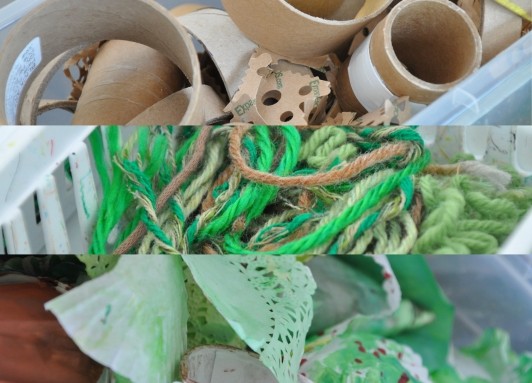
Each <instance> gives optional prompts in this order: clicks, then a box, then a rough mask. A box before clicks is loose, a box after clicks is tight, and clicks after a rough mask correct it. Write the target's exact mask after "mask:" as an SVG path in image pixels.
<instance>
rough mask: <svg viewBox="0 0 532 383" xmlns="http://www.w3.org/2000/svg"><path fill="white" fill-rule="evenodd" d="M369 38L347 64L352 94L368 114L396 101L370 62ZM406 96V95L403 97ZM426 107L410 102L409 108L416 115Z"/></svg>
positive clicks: (395, 97)
mask: <svg viewBox="0 0 532 383" xmlns="http://www.w3.org/2000/svg"><path fill="white" fill-rule="evenodd" d="M371 36H372V35H370V36H368V37H366V40H364V42H363V43H362V44H361V45H360V46H359V47H358V48H357V50H356V51H355V53H354V54H353V57H352V58H351V61H350V63H349V68H348V72H349V81H350V82H351V88H352V89H353V93H354V94H355V96H356V98H357V99H358V101H360V103H361V104H362V106H363V107H364V108H365V109H366V110H367V111H369V112H372V111H374V110H377V109H379V108H380V107H382V106H383V105H384V102H385V101H386V100H390V101H393V100H397V98H398V97H397V96H396V95H394V94H393V93H392V92H391V91H390V90H389V89H388V87H387V86H386V84H385V83H384V81H383V80H382V79H381V76H380V75H379V73H378V72H377V68H375V66H374V65H373V63H372V62H371V56H370V41H371ZM405 96H406V95H405ZM426 107H427V106H426V105H423V104H419V103H416V102H412V101H410V108H411V110H412V112H413V114H417V113H418V112H420V111H421V110H423V109H425V108H426Z"/></svg>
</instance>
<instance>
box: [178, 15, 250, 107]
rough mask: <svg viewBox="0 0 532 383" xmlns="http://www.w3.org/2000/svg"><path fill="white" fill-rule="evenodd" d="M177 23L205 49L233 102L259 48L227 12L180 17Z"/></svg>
mask: <svg viewBox="0 0 532 383" xmlns="http://www.w3.org/2000/svg"><path fill="white" fill-rule="evenodd" d="M173 12H174V11H172V13H173ZM178 20H179V22H180V23H181V24H182V25H183V26H184V27H185V28H186V29H187V30H188V31H189V32H190V33H191V34H192V35H194V37H196V38H197V39H198V40H199V41H200V42H201V43H202V44H203V45H204V46H205V49H206V51H207V53H208V54H209V55H210V56H211V58H212V60H213V62H214V64H215V65H216V68H217V69H218V71H219V72H220V75H221V77H222V80H223V81H224V84H225V88H226V91H227V94H228V95H229V98H232V97H233V96H234V95H235V93H236V92H237V90H238V88H239V87H240V83H241V82H242V79H243V78H244V75H245V73H246V69H247V67H248V62H249V59H250V57H251V55H252V54H253V52H254V51H255V49H256V48H257V45H256V44H255V43H253V42H251V41H250V40H248V39H247V37H245V36H244V35H243V34H242V32H240V30H239V29H238V27H237V26H236V25H235V23H234V22H233V21H232V20H231V19H230V18H229V16H228V15H227V13H226V12H224V11H221V10H218V9H212V8H208V9H201V10H198V11H195V12H192V13H188V14H186V15H183V16H180V17H179V18H178Z"/></svg>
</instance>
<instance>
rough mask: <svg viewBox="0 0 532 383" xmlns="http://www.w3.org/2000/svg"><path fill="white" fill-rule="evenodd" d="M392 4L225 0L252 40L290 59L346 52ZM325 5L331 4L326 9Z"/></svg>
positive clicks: (380, 1) (382, 1) (387, 1)
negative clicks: (356, 37)
mask: <svg viewBox="0 0 532 383" xmlns="http://www.w3.org/2000/svg"><path fill="white" fill-rule="evenodd" d="M391 2H392V0H372V1H366V2H364V1H363V0H344V1H341V2H340V1H338V0H335V1H332V2H328V1H300V0H298V1H295V0H293V1H285V0H269V1H264V0H222V3H223V5H224V8H225V9H226V11H227V13H228V14H229V16H231V18H232V19H233V21H234V22H235V24H236V25H238V27H239V28H240V29H241V30H242V32H243V33H244V34H245V35H246V36H247V37H248V38H249V39H251V40H252V41H253V42H255V43H256V44H257V45H259V46H260V47H263V48H266V49H268V50H270V51H272V52H274V53H277V54H280V55H283V56H287V57H291V58H309V57H316V56H322V55H325V54H328V53H332V52H337V51H339V50H340V51H341V50H344V48H345V50H347V48H348V45H347V44H348V43H349V41H350V39H352V38H353V36H354V35H355V34H356V33H357V32H358V31H359V30H361V29H362V28H363V27H364V26H365V25H366V24H367V23H368V22H370V21H371V20H372V19H374V18H375V17H377V16H378V15H379V14H381V13H382V12H384V10H385V9H386V8H387V7H388V5H390V4H391ZM324 3H327V4H328V3H330V4H329V5H328V6H325V5H324ZM298 7H299V8H300V9H298ZM305 11H307V12H310V14H309V13H305ZM346 12H347V14H346ZM312 14H314V15H320V16H321V17H316V16H313V15H312ZM346 15H347V16H346ZM324 16H328V17H331V19H329V18H323V17H324Z"/></svg>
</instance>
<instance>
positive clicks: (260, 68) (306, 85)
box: [224, 49, 332, 125]
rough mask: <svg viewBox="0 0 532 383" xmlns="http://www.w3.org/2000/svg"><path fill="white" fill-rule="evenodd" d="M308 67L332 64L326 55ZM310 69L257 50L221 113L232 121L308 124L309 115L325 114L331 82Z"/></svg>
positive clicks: (311, 61)
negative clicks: (229, 113) (231, 97)
mask: <svg viewBox="0 0 532 383" xmlns="http://www.w3.org/2000/svg"><path fill="white" fill-rule="evenodd" d="M296 61H297V60H296ZM299 62H301V61H299ZM308 64H311V65H309V66H315V65H316V64H318V65H316V66H317V67H325V66H327V65H332V62H331V61H330V59H329V58H328V57H326V56H325V57H321V58H317V59H313V60H309V63H308ZM309 66H305V65H301V64H296V63H292V62H289V61H288V59H287V58H285V57H280V56H278V55H275V54H273V53H271V52H268V51H266V50H264V49H258V50H257V52H256V53H255V54H253V56H252V57H251V60H250V62H249V69H248V70H247V72H246V75H245V77H244V79H243V81H242V85H241V86H240V88H239V90H238V92H237V93H236V94H235V96H234V97H233V99H232V101H231V102H230V103H229V105H227V107H226V108H225V109H224V110H225V111H226V112H229V111H230V112H232V113H233V116H234V119H233V122H243V123H255V124H268V125H277V124H284V123H289V124H293V125H307V124H308V123H309V122H312V119H311V117H310V115H311V113H313V114H314V116H316V115H319V114H321V113H323V112H324V110H323V109H324V107H325V101H326V96H327V95H328V94H329V93H330V91H331V90H330V83H329V82H328V81H323V80H321V79H320V78H319V77H316V76H314V75H313V74H312V71H311V70H310V68H309ZM314 116H313V117H314Z"/></svg>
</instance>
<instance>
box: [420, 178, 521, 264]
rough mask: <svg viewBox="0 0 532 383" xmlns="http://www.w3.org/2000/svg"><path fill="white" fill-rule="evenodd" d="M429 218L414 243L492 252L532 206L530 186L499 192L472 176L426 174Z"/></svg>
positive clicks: (432, 249) (427, 250) (427, 248)
mask: <svg viewBox="0 0 532 383" xmlns="http://www.w3.org/2000/svg"><path fill="white" fill-rule="evenodd" d="M418 185H419V188H420V190H421V193H422V195H423V199H424V202H425V208H426V213H425V219H424V220H423V223H422V225H421V228H420V235H419V238H418V240H417V242H416V245H415V247H414V251H415V252H419V253H424V254H493V253H496V252H497V251H498V249H499V247H500V246H501V244H502V242H503V241H504V240H505V239H506V238H507V236H508V235H509V234H510V233H511V232H512V230H513V229H514V228H515V227H516V226H517V224H518V223H519V221H520V219H521V218H522V217H523V215H524V214H525V213H526V211H527V209H528V208H529V207H530V206H532V191H531V189H530V188H523V187H517V188H514V189H510V190H508V191H502V192H501V191H498V190H497V189H496V188H495V187H494V186H493V185H490V184H489V183H487V182H484V181H481V180H478V179H475V178H474V177H472V176H466V175H458V176H453V177H433V176H424V177H422V178H421V179H420V180H419V182H418Z"/></svg>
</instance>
